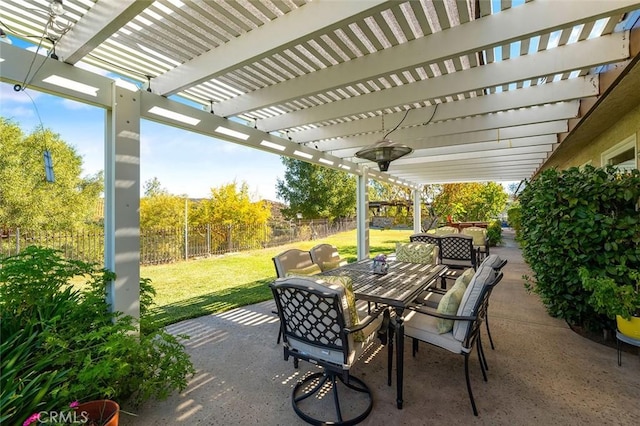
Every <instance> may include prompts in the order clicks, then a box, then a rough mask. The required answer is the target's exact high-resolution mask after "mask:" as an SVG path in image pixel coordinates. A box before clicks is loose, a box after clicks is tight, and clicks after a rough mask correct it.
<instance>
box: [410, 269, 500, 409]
mask: <svg viewBox="0 0 640 426" xmlns="http://www.w3.org/2000/svg"><path fill="white" fill-rule="evenodd" d="M501 279H502V273H501V272H499V273H497V274H496V272H495V271H494V270H493V268H489V267H483V268H481V269H479V270H478V271H477V272H476V274H475V275H474V276H473V278H472V279H471V282H470V283H469V285H468V286H467V287H466V289H464V291H462V290H461V288H460V287H458V288H456V286H454V287H452V288H451V289H450V290H449V291H447V294H446V295H445V296H444V297H443V298H442V301H441V303H440V304H439V305H438V308H437V309H433V308H428V307H426V306H424V305H418V304H414V305H411V306H410V307H409V310H410V312H409V314H407V315H406V317H405V321H404V334H405V336H407V337H410V338H412V339H413V356H414V357H415V356H416V353H417V352H418V342H425V343H429V344H430V345H432V346H436V347H439V348H442V349H446V350H448V351H450V352H453V353H456V354H460V355H462V356H464V372H465V379H466V382H467V392H468V393H469V400H470V401H471V407H472V409H473V414H474V415H475V416H477V415H478V409H477V407H476V403H475V400H474V398H473V391H472V390H471V381H470V379H469V355H470V354H471V352H472V350H473V346H474V345H476V350H477V352H478V358H479V361H480V369H481V370H482V375H483V378H484V380H485V381H487V374H486V371H485V360H484V352H483V351H482V342H481V338H480V326H481V325H482V321H483V320H484V318H485V315H486V308H487V299H488V297H489V293H490V290H491V288H492V287H493V286H495V285H496V284H497V282H499V281H500V280H501ZM461 293H462V295H461Z"/></svg>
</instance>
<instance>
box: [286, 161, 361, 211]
mask: <svg viewBox="0 0 640 426" xmlns="http://www.w3.org/2000/svg"><path fill="white" fill-rule="evenodd" d="M282 163H283V164H284V165H285V173H284V179H283V180H280V179H278V181H277V184H276V192H277V195H278V197H279V198H281V199H282V200H284V201H285V202H286V203H287V204H288V205H289V207H288V208H286V209H283V210H282V213H283V214H284V215H285V216H286V217H288V218H294V217H295V216H296V214H297V213H301V214H302V216H303V217H304V218H307V219H319V218H326V219H336V218H346V217H353V216H354V215H355V211H356V179H355V177H354V176H352V175H350V174H348V173H346V172H343V171H339V170H334V169H330V168H328V167H322V166H318V165H316V164H311V163H307V162H304V161H301V160H296V159H293V158H286V157H282Z"/></svg>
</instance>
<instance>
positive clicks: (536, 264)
mask: <svg viewBox="0 0 640 426" xmlns="http://www.w3.org/2000/svg"><path fill="white" fill-rule="evenodd" d="M637 203H640V171H638V170H637V169H636V170H633V171H629V172H619V171H617V170H616V169H614V168H613V167H607V168H595V167H592V166H586V167H584V168H581V169H579V168H577V167H573V168H570V169H567V170H564V171H557V170H555V169H551V170H546V171H544V172H542V173H541V174H540V176H539V177H538V178H537V179H536V180H534V181H532V182H530V183H529V184H528V185H527V187H526V188H525V189H524V190H523V191H522V194H521V196H520V205H521V214H522V221H521V232H520V242H521V244H522V253H523V257H524V259H525V261H526V262H527V263H528V264H529V266H530V267H531V269H532V271H533V277H525V279H526V284H525V285H526V286H527V288H528V289H530V290H532V291H534V292H535V293H537V294H538V295H540V298H541V299H542V302H543V303H544V304H545V306H546V308H547V310H548V312H549V314H551V315H552V316H554V317H558V318H563V319H565V320H566V321H567V322H568V323H570V324H577V325H582V326H585V327H588V328H590V329H592V330H596V329H599V328H602V327H603V326H604V327H608V328H610V327H612V323H611V320H610V319H607V318H606V317H604V316H602V315H600V314H598V313H596V311H595V310H594V308H593V307H592V306H591V305H589V303H588V299H589V296H590V294H589V293H588V292H586V291H585V290H584V289H583V287H582V284H581V280H580V277H579V275H578V269H579V268H580V267H586V268H588V269H590V270H593V271H599V272H600V273H603V271H604V274H606V275H607V276H610V277H611V278H613V279H615V280H616V282H618V283H619V284H620V285H624V284H631V281H630V280H631V278H630V276H629V274H624V273H621V272H620V271H624V270H629V269H631V270H634V269H635V270H638V269H640V213H638V211H637V210H636V209H637Z"/></svg>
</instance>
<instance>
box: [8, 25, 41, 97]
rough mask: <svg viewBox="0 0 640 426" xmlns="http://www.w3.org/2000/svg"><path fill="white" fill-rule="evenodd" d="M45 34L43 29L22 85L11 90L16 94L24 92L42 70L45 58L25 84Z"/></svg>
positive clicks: (16, 85) (17, 85)
mask: <svg viewBox="0 0 640 426" xmlns="http://www.w3.org/2000/svg"><path fill="white" fill-rule="evenodd" d="M46 32H47V30H46V28H45V30H44V31H43V32H42V36H40V41H39V42H38V47H37V48H36V51H35V52H34V53H33V58H31V64H29V69H28V70H27V73H26V74H25V76H24V80H23V81H22V84H15V85H14V86H13V90H14V91H16V92H21V91H24V89H26V88H27V86H28V85H29V84H31V82H32V81H33V79H34V78H35V76H36V74H38V71H40V69H41V68H42V66H43V65H44V63H45V62H46V60H47V57H45V58H44V60H43V61H42V63H41V64H40V66H39V67H38V69H37V70H36V72H34V73H33V75H32V76H31V79H30V80H29V81H28V82H27V79H29V74H31V69H32V68H33V64H34V63H35V62H36V58H37V57H38V52H39V51H40V47H42V40H44V38H45V37H44V36H45V34H46Z"/></svg>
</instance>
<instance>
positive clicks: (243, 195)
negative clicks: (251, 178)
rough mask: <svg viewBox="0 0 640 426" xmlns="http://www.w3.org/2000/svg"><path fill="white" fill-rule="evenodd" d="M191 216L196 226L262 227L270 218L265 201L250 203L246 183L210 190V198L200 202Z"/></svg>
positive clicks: (268, 208)
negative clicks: (211, 224) (213, 224)
mask: <svg viewBox="0 0 640 426" xmlns="http://www.w3.org/2000/svg"><path fill="white" fill-rule="evenodd" d="M193 216H194V218H193V222H194V223H195V224H197V225H205V224H207V223H215V224H225V225H262V224H264V223H266V222H267V220H269V218H270V217H271V209H270V206H269V204H268V203H266V202H265V201H255V202H254V201H252V199H251V195H250V193H249V186H248V185H247V183H246V182H242V183H241V184H239V185H238V183H237V182H235V181H234V182H232V183H228V184H225V185H222V186H220V187H218V188H211V198H209V199H205V200H202V201H200V202H199V203H198V206H197V208H196V210H195V212H194V215H193Z"/></svg>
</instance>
